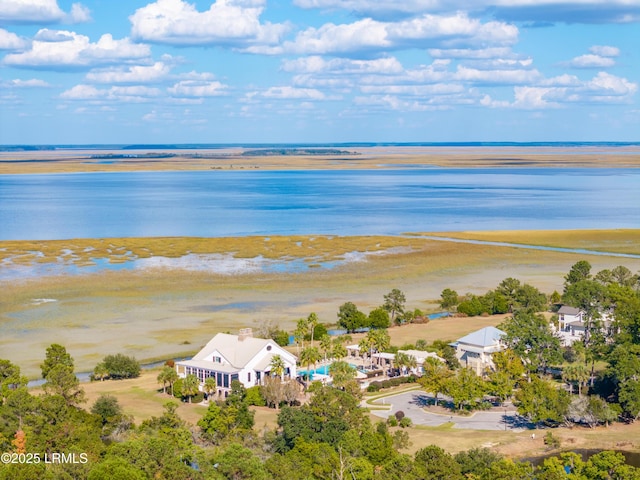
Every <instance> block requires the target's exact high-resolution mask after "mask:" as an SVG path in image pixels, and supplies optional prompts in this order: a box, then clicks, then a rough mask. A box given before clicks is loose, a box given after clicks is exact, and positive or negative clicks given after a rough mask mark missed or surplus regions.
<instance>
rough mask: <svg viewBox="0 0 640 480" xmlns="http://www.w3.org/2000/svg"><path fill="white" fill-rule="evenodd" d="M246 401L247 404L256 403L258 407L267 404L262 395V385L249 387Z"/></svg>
mask: <svg viewBox="0 0 640 480" xmlns="http://www.w3.org/2000/svg"><path fill="white" fill-rule="evenodd" d="M244 401H245V403H246V404H247V405H255V406H256V407H264V406H265V405H266V404H267V402H266V401H265V400H264V397H263V396H262V392H261V389H260V385H256V386H254V387H249V388H247V391H246V394H245V397H244Z"/></svg>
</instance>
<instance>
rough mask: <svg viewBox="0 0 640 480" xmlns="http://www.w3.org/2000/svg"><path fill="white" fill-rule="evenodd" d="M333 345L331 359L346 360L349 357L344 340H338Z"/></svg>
mask: <svg viewBox="0 0 640 480" xmlns="http://www.w3.org/2000/svg"><path fill="white" fill-rule="evenodd" d="M331 343H332V344H331V358H344V357H346V356H347V354H348V352H347V347H345V346H344V343H343V339H342V338H336V339H334V340H333V342H331Z"/></svg>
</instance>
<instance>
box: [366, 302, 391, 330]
mask: <svg viewBox="0 0 640 480" xmlns="http://www.w3.org/2000/svg"><path fill="white" fill-rule="evenodd" d="M390 325H391V319H390V317H389V312H388V311H387V310H385V309H384V308H383V307H378V308H376V309H375V310H372V311H371V312H369V319H368V326H369V327H371V328H389V326H390Z"/></svg>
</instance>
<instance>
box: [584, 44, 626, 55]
mask: <svg viewBox="0 0 640 480" xmlns="http://www.w3.org/2000/svg"><path fill="white" fill-rule="evenodd" d="M589 51H590V52H591V53H593V54H594V55H599V56H601V57H617V56H618V55H620V49H619V48H617V47H611V46H608V45H594V46H593V47H591V48H590V49H589Z"/></svg>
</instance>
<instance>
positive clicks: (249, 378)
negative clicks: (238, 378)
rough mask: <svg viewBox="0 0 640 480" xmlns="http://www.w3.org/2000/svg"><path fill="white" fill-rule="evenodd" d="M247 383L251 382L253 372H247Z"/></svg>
mask: <svg viewBox="0 0 640 480" xmlns="http://www.w3.org/2000/svg"><path fill="white" fill-rule="evenodd" d="M247 381H248V382H250V381H251V372H247Z"/></svg>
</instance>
